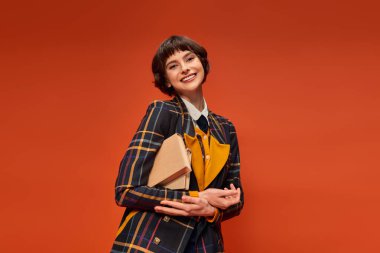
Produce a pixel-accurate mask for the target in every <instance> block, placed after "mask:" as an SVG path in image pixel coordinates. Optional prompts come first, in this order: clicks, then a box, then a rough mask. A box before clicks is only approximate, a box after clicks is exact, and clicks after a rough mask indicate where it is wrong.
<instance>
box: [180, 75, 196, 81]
mask: <svg viewBox="0 0 380 253" xmlns="http://www.w3.org/2000/svg"><path fill="white" fill-rule="evenodd" d="M194 76H195V74H192V75H189V76H187V77H185V78H183V79H182V81H187V80H189V79H191V78H193V77H194Z"/></svg>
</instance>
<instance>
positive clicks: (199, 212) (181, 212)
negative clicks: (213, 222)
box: [154, 195, 215, 216]
mask: <svg viewBox="0 0 380 253" xmlns="http://www.w3.org/2000/svg"><path fill="white" fill-rule="evenodd" d="M161 205H165V206H155V207H154V209H155V211H156V212H157V213H164V214H168V215H173V216H213V215H214V212H215V207H213V206H211V205H210V204H209V203H208V201H207V200H206V199H202V198H197V197H190V196H186V195H185V196H182V203H181V202H176V201H170V200H163V201H161Z"/></svg>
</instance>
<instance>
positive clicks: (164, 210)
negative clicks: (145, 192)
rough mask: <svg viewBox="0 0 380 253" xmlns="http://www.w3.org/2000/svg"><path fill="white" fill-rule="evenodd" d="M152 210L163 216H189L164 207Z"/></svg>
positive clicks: (177, 210) (156, 207)
mask: <svg viewBox="0 0 380 253" xmlns="http://www.w3.org/2000/svg"><path fill="white" fill-rule="evenodd" d="M154 210H155V211H156V212H157V213H163V214H168V215H173V216H188V215H189V213H188V212H186V211H184V210H179V209H176V208H171V207H165V206H155V207H154Z"/></svg>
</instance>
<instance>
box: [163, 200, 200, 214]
mask: <svg viewBox="0 0 380 253" xmlns="http://www.w3.org/2000/svg"><path fill="white" fill-rule="evenodd" d="M161 204H162V205H166V206H170V207H173V208H176V209H179V210H183V211H186V212H190V211H192V210H197V209H200V208H201V206H200V205H196V204H192V203H180V202H176V201H169V200H163V201H161Z"/></svg>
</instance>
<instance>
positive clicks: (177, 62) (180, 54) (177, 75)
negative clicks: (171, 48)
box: [165, 50, 205, 96]
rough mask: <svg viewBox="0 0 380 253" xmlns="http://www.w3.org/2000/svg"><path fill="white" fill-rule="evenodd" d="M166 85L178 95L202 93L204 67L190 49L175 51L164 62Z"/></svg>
mask: <svg viewBox="0 0 380 253" xmlns="http://www.w3.org/2000/svg"><path fill="white" fill-rule="evenodd" d="M165 72H166V78H167V86H168V87H170V86H172V87H173V88H174V89H175V91H176V92H177V94H178V95H184V96H192V95H194V94H197V93H202V82H203V79H204V75H205V73H204V69H203V66H202V63H201V61H200V60H199V58H198V56H197V55H196V54H195V53H193V52H191V51H188V50H186V51H176V52H175V53H174V54H173V55H171V56H170V57H169V58H168V59H167V60H166V64H165Z"/></svg>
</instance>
